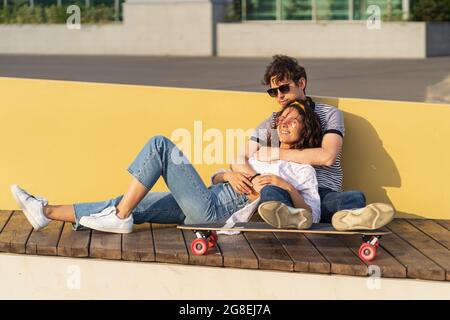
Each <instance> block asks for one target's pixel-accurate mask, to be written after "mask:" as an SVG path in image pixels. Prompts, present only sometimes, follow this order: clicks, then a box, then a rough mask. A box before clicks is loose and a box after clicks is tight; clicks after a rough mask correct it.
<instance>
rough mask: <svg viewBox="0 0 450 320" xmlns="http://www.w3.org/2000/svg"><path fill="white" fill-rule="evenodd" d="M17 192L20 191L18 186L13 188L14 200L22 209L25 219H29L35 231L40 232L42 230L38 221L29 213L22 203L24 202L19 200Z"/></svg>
mask: <svg viewBox="0 0 450 320" xmlns="http://www.w3.org/2000/svg"><path fill="white" fill-rule="evenodd" d="M16 191H19V187H18V186H16V185H13V186H11V193H12V195H13V198H14V200H16V202H17V204H18V205H19V207H20V209H22V212H23V214H24V215H25V217H26V218H27V220H28V222H29V223H30V224H31V225H32V226H33V228H34V229H35V230H39V229H41V227H40V226H39V224H38V223H37V222H36V220H35V219H34V217H33V215H32V214H30V213H29V212H28V210H27V209H26V207H25V205H24V204H23V203H22V201H21V200H20V199H19V198H17V196H16Z"/></svg>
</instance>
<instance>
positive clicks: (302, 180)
mask: <svg viewBox="0 0 450 320" xmlns="http://www.w3.org/2000/svg"><path fill="white" fill-rule="evenodd" d="M248 162H249V164H250V166H251V167H252V168H253V169H254V170H255V171H256V172H258V173H261V174H264V173H271V174H274V175H277V176H279V177H281V178H283V179H284V180H286V181H287V182H289V183H290V184H292V185H293V186H294V188H295V189H297V190H298V191H299V192H300V194H301V195H302V197H303V199H304V200H305V202H306V204H307V205H308V206H310V207H311V210H312V215H313V222H314V223H318V222H319V221H320V196H319V186H318V183H317V178H316V171H315V170H314V168H313V167H312V166H311V165H309V164H302V163H296V162H292V161H285V160H277V161H272V162H263V161H259V160H256V159H255V158H253V157H252V158H250V159H249V160H248Z"/></svg>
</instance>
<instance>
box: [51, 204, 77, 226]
mask: <svg viewBox="0 0 450 320" xmlns="http://www.w3.org/2000/svg"><path fill="white" fill-rule="evenodd" d="M44 214H45V216H46V217H47V218H49V219H51V220H57V221H65V222H71V223H75V210H74V208H73V205H71V204H69V205H47V206H44Z"/></svg>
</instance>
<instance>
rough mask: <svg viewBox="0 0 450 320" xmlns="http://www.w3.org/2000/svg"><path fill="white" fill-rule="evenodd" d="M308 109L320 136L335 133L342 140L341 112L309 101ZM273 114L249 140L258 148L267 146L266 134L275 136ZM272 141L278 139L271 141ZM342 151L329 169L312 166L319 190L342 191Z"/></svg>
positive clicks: (342, 118) (342, 123) (342, 121)
mask: <svg viewBox="0 0 450 320" xmlns="http://www.w3.org/2000/svg"><path fill="white" fill-rule="evenodd" d="M310 107H311V108H313V109H314V111H315V112H316V114H317V115H318V117H319V119H320V125H321V128H322V134H323V135H325V134H327V133H335V134H338V135H340V136H341V137H342V138H343V137H344V135H345V127H344V116H343V114H342V111H341V110H339V109H338V108H336V107H333V106H330V105H327V104H323V103H314V102H312V100H310ZM276 114H277V113H276V112H274V113H273V114H272V115H271V116H270V117H269V118H267V119H266V120H264V121H263V122H262V123H261V124H260V125H259V126H258V127H257V128H256V130H255V131H254V132H253V134H252V135H251V137H250V139H251V140H253V141H256V142H258V143H259V144H260V146H267V140H268V139H267V136H268V132H270V134H271V135H277V132H276V130H274V129H275V127H276V126H275V116H276ZM271 140H272V141H274V140H277V141H278V139H271ZM341 158H342V150H341V151H340V152H339V154H338V155H337V157H336V161H335V162H334V163H333V164H332V165H331V166H329V167H327V166H314V169H315V170H316V177H317V182H318V184H319V188H329V189H331V190H334V191H342V179H343V172H342V167H341Z"/></svg>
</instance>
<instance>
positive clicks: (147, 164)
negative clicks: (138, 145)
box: [118, 136, 217, 223]
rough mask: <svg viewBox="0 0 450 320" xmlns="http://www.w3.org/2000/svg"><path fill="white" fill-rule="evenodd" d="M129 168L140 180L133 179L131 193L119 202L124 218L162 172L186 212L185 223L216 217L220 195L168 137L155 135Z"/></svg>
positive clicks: (206, 220) (209, 219) (208, 220)
mask: <svg viewBox="0 0 450 320" xmlns="http://www.w3.org/2000/svg"><path fill="white" fill-rule="evenodd" d="M128 171H129V172H130V173H131V174H132V175H133V176H134V178H135V179H136V180H137V182H136V181H133V182H132V183H131V185H130V188H129V190H128V194H125V195H124V198H123V199H122V201H121V203H119V205H118V207H119V210H120V208H122V210H123V211H122V214H123V216H122V218H126V217H127V216H129V215H130V214H131V212H132V210H133V208H134V207H135V206H136V205H137V204H138V203H139V201H140V199H142V197H143V194H144V193H145V189H146V190H151V189H152V187H153V186H154V184H155V183H156V181H157V180H158V179H159V178H160V177H161V176H162V177H163V178H164V181H165V183H166V185H167V187H168V188H169V190H170V192H171V194H172V196H173V197H174V199H175V200H176V202H177V203H178V205H179V206H180V208H181V209H182V211H183V212H184V214H185V216H186V219H185V223H201V222H212V221H216V218H217V217H216V206H215V204H216V203H215V200H216V199H215V198H214V196H213V194H212V193H211V192H210V190H209V189H208V188H207V187H206V185H205V184H204V182H203V180H202V179H201V177H200V176H199V174H198V173H197V171H196V170H195V168H194V167H193V166H192V164H191V163H190V162H189V160H188V159H187V158H186V157H185V156H184V155H183V153H182V152H181V150H180V149H178V147H177V146H175V144H174V143H173V142H172V141H170V140H169V139H168V138H166V137H163V136H156V137H153V138H151V139H150V140H149V141H148V142H147V143H146V145H145V146H144V147H143V149H142V150H141V151H140V153H139V154H138V156H137V157H136V159H135V160H134V161H133V163H132V164H131V165H130V166H129V168H128ZM139 184H140V186H139ZM136 191H137V192H136Z"/></svg>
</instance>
